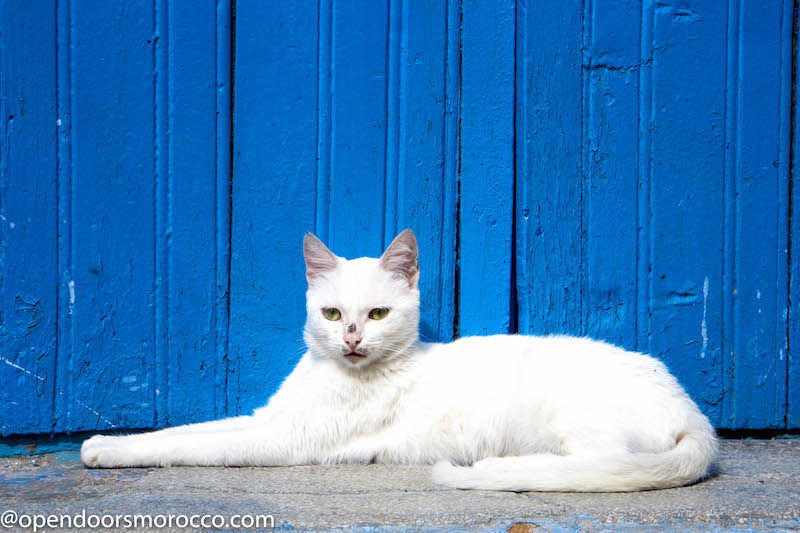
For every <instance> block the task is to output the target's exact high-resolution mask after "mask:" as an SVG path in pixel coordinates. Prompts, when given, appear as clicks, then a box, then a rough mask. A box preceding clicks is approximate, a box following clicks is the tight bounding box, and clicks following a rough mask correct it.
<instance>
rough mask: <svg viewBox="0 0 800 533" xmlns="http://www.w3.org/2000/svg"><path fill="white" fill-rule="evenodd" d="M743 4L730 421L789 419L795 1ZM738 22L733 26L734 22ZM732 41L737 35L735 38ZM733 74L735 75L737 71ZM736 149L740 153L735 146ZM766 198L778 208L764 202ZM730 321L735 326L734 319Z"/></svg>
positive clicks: (748, 423) (776, 423) (775, 423)
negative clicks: (787, 50) (790, 163)
mask: <svg viewBox="0 0 800 533" xmlns="http://www.w3.org/2000/svg"><path fill="white" fill-rule="evenodd" d="M739 7H740V11H739V12H738V21H737V22H738V24H737V26H738V31H737V32H730V33H734V34H735V33H738V43H737V45H736V48H735V51H736V56H735V57H729V58H728V61H733V60H735V61H736V62H737V64H738V65H737V72H738V75H737V79H736V87H737V89H738V93H737V100H738V102H737V106H738V107H737V109H736V118H735V120H736V133H737V135H736V137H735V141H736V142H735V152H734V154H735V167H734V170H735V174H734V176H729V179H733V180H734V184H733V187H734V188H735V200H733V199H732V201H731V202H730V203H728V205H727V206H726V208H731V209H733V210H734V212H735V215H734V216H735V219H734V227H732V228H731V227H729V228H728V229H729V230H730V231H732V232H733V238H732V241H731V242H732V245H733V253H734V264H733V272H732V276H733V278H732V284H733V287H732V288H733V295H732V296H733V302H732V304H733V305H732V307H733V308H732V315H733V328H734V330H733V331H732V332H726V333H727V334H728V335H727V339H726V340H729V341H730V342H729V343H728V344H727V345H728V346H730V348H731V349H730V351H729V354H730V355H729V357H730V358H731V359H730V364H731V366H730V370H731V373H730V375H729V376H728V378H729V379H728V381H727V383H726V385H727V389H728V391H729V393H728V394H727V396H726V403H725V410H724V413H725V415H726V416H725V419H724V420H723V424H725V425H732V426H733V427H736V428H765V427H771V428H779V427H784V424H785V421H784V416H785V414H786V379H787V376H786V352H787V330H786V328H787V323H786V309H787V305H788V302H787V296H788V287H787V281H788V275H787V247H788V234H787V228H788V223H787V222H788V188H789V172H788V160H789V146H788V130H786V128H787V126H788V124H787V123H788V120H787V118H786V116H785V111H786V110H787V109H788V107H787V106H788V105H789V99H788V96H787V95H788V92H789V81H788V80H789V76H790V64H789V61H790V59H789V56H788V54H785V53H783V52H782V50H783V48H784V42H786V43H787V44H786V46H789V45H788V42H789V40H790V35H789V34H788V29H787V28H788V26H789V25H790V20H791V17H792V6H791V5H789V4H788V3H786V2H783V1H782V0H774V1H772V2H769V3H764V2H753V1H748V0H745V1H743V2H741V3H740V6H739ZM730 29H731V28H729V30H730ZM731 47H733V44H731ZM729 83H730V80H729ZM731 155H733V154H731ZM765 206H770V208H768V209H765ZM726 329H727V328H726Z"/></svg>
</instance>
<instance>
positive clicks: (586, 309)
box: [582, 0, 647, 349]
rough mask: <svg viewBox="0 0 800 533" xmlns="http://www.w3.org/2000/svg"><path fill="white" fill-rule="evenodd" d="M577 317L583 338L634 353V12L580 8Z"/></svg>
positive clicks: (631, 7)
mask: <svg viewBox="0 0 800 533" xmlns="http://www.w3.org/2000/svg"><path fill="white" fill-rule="evenodd" d="M585 10H586V11H585V15H584V18H585V24H584V28H585V33H586V35H585V37H584V41H585V45H584V46H585V47H586V53H585V54H584V56H583V57H584V59H583V61H584V64H583V68H584V94H585V95H586V100H585V102H584V111H583V112H584V119H583V124H584V128H585V130H584V138H585V143H584V144H585V146H584V150H583V157H584V160H583V165H582V168H583V173H584V176H583V189H582V196H583V203H584V213H583V236H584V261H585V265H584V270H583V276H584V283H585V288H584V290H585V292H584V297H583V313H584V321H585V324H586V326H585V330H586V334H587V335H589V336H590V337H592V338H595V339H601V340H605V341H608V342H612V343H615V344H617V345H621V346H624V347H626V348H629V349H636V348H637V336H636V327H637V257H638V247H637V246H638V236H637V232H638V227H639V216H638V215H639V213H638V207H637V202H638V184H639V173H638V170H639V167H638V154H639V128H638V124H637V121H636V120H634V119H635V117H637V116H638V113H639V71H640V70H641V69H642V68H646V67H647V65H646V63H645V64H643V62H642V61H641V58H640V55H641V46H640V38H641V35H640V23H639V22H640V20H639V19H640V10H639V8H638V4H637V3H635V2H616V1H608V0H594V1H587V2H586V5H585Z"/></svg>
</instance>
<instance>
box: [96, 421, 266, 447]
mask: <svg viewBox="0 0 800 533" xmlns="http://www.w3.org/2000/svg"><path fill="white" fill-rule="evenodd" d="M255 424H256V419H255V418H254V417H253V416H236V417H231V418H223V419H221V420H211V421H209V422H199V423H196V424H186V425H183V426H174V427H170V428H165V429H159V430H156V431H148V432H146V433H134V434H132V435H94V436H93V437H91V438H89V439H87V440H86V441H85V442H84V443H83V444H84V445H88V446H89V447H93V446H100V445H106V444H111V443H114V442H119V440H120V439H125V440H126V441H127V442H135V441H142V440H147V439H158V438H163V437H165V436H167V435H177V434H184V433H185V434H188V433H195V434H197V433H208V432H218V431H231V430H233V429H242V428H245V427H251V426H254V425H255Z"/></svg>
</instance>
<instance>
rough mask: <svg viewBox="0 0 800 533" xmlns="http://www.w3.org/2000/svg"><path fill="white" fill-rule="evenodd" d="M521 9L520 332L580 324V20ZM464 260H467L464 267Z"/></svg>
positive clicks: (570, 13)
mask: <svg viewBox="0 0 800 533" xmlns="http://www.w3.org/2000/svg"><path fill="white" fill-rule="evenodd" d="M562 7H563V6H562V4H560V3H557V2H532V3H527V2H518V4H517V51H516V57H517V74H516V79H517V83H516V86H517V101H518V104H517V118H516V120H517V135H516V156H517V179H516V223H517V225H516V246H515V250H516V273H517V276H516V278H517V279H516V283H517V287H516V288H517V295H518V296H517V297H518V303H519V317H518V320H519V332H520V333H572V334H581V333H582V332H583V331H584V325H583V323H582V305H583V304H582V298H583V287H582V275H583V274H582V270H581V269H582V253H583V249H582V237H581V232H582V198H581V191H582V186H581V176H582V168H581V153H582V142H583V139H582V101H583V95H582V90H583V82H582V80H583V78H582V70H581V61H582V54H583V48H582V37H583V27H582V13H581V11H580V10H579V9H576V8H571V9H562ZM465 260H466V258H463V257H462V258H461V261H462V262H463V261H465Z"/></svg>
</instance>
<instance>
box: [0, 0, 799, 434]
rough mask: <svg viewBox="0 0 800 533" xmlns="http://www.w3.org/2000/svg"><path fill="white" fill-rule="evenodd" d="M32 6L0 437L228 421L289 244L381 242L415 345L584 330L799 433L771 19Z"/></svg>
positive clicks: (648, 6)
mask: <svg viewBox="0 0 800 533" xmlns="http://www.w3.org/2000/svg"><path fill="white" fill-rule="evenodd" d="M34 4H36V3H33V4H31V5H27V6H23V7H19V6H14V7H13V8H12V7H10V6H9V5H6V4H4V5H3V7H2V8H0V9H1V10H0V35H2V49H0V117H2V120H1V121H0V127H2V130H1V131H0V215H2V216H3V217H4V218H2V219H0V266H2V268H0V296H1V297H2V298H1V299H0V312H1V313H2V315H0V350H1V351H2V353H0V357H3V360H2V361H0V400H1V401H2V403H3V404H2V406H0V416H2V419H1V420H0V431H2V432H3V434H11V433H42V432H50V431H55V432H63V431H78V430H84V429H85V430H96V429H107V428H110V427H112V426H118V427H123V428H135V427H154V426H160V425H165V424H176V423H182V422H190V421H196V420H203V419H208V418H213V417H218V416H223V415H226V414H236V413H242V412H248V411H250V410H251V409H252V408H253V407H256V406H258V405H260V404H261V403H263V402H264V401H265V400H266V398H267V397H268V396H269V394H271V392H272V391H274V390H275V388H276V387H277V386H278V384H279V383H280V381H281V380H282V379H283V377H284V376H285V375H286V374H287V373H288V372H289V371H290V370H291V368H292V367H293V366H294V364H295V362H296V361H297V359H298V357H299V356H300V354H301V353H302V351H303V350H304V347H303V345H302V340H301V335H300V333H301V329H302V324H303V321H304V319H305V309H304V300H303V293H304V290H305V279H304V276H303V264H302V257H301V254H300V241H301V238H302V235H303V233H304V232H305V231H308V230H312V231H314V232H315V233H317V234H318V235H319V236H320V237H321V238H323V240H325V241H326V242H329V243H330V244H331V247H332V249H333V250H334V251H335V252H336V253H338V254H340V255H344V256H348V257H355V256H361V255H377V254H379V253H380V252H381V251H382V249H383V248H384V247H385V246H386V244H387V243H388V242H389V241H390V240H391V239H392V238H393V237H394V235H395V234H396V233H397V232H398V231H399V230H402V229H403V228H405V227H411V228H413V229H414V230H415V232H416V233H417V237H418V241H419V245H420V252H421V269H422V278H421V282H420V284H421V289H422V306H423V307H422V324H421V334H422V336H423V338H425V339H437V340H447V339H450V338H452V336H453V335H454V334H456V333H457V334H460V335H465V334H474V333H490V332H504V331H514V330H515V329H516V328H517V327H518V329H519V331H520V332H523V333H529V332H532V333H557V332H564V333H573V334H585V335H591V336H593V337H596V338H602V339H606V340H609V341H611V342H615V343H617V344H621V345H623V346H626V347H629V348H637V349H640V350H642V351H648V352H652V353H654V354H655V355H656V356H657V357H659V358H661V359H662V360H664V361H665V362H666V363H667V364H668V365H669V366H670V368H672V370H673V371H674V372H675V373H676V374H677V375H678V377H679V379H680V380H681V381H682V382H683V383H684V384H685V385H686V386H687V388H688V389H689V391H690V393H691V394H692V395H693V396H694V397H695V398H697V399H698V401H699V403H700V405H701V407H702V409H703V410H704V411H705V412H706V413H707V414H709V415H710V416H711V417H712V419H713V420H714V422H715V423H716V424H718V425H720V426H721V427H730V428H767V427H772V428H780V427H789V428H797V427H800V414H798V413H800V409H798V405H800V400H798V397H799V396H800V378H798V375H800V363H798V358H797V357H796V356H795V355H794V354H793V353H792V352H793V351H796V350H794V347H795V346H796V345H797V344H798V342H800V340H798V331H800V330H798V326H797V320H794V319H793V317H794V316H795V315H797V314H798V313H799V312H800V311H799V309H800V308H798V303H797V302H798V301H800V296H798V295H799V294H800V282H798V279H800V268H798V266H797V265H798V264H799V261H798V259H797V258H798V257H800V249H798V244H797V243H798V242H800V230H798V222H797V217H790V209H791V211H792V212H796V211H798V209H800V204H798V198H800V192H798V191H797V188H796V187H797V186H796V184H795V183H793V182H790V178H789V176H790V173H789V169H790V164H791V165H794V166H795V167H796V160H795V161H793V162H790V161H789V147H790V144H791V143H792V142H794V143H797V142H798V141H797V138H798V137H797V134H796V133H793V132H792V131H790V120H789V119H790V116H789V114H790V109H791V79H790V78H791V75H792V64H791V63H792V52H793V50H792V43H791V30H792V23H793V21H792V16H793V14H792V8H793V6H792V4H791V2H789V1H788V0H770V3H768V4H767V5H764V4H763V3H756V2H752V1H751V0H731V1H730V2H727V3H716V4H715V3H708V2H700V1H699V0H691V1H688V2H683V3H681V4H680V5H677V4H670V3H663V2H658V3H656V2H644V3H641V4H640V3H636V2H632V1H622V2H618V1H612V0H585V1H584V2H582V3H578V4H571V5H569V6H566V5H564V4H563V3H556V2H544V3H543V2H535V3H533V2H524V1H518V2H510V1H506V2H500V3H488V4H487V3H480V2H474V1H473V0H448V1H447V2H434V1H432V0H431V1H427V0H426V1H425V2H423V3H422V4H418V3H416V2H415V3H413V4H412V3H411V2H410V1H408V0H382V1H379V2H372V3H366V4H362V5H352V4H348V3H343V2H335V1H334V0H318V1H316V2H315V1H311V0H309V1H307V2H302V3H300V4H298V3H295V2H273V3H270V4H268V5H264V4H263V3H260V2H253V1H252V0H239V1H237V2H236V24H235V43H233V42H232V41H231V39H232V35H233V33H234V32H233V25H232V11H231V10H232V6H231V3H230V2H229V1H227V0H225V1H221V2H217V3H216V5H207V6H199V7H198V6H196V5H194V4H191V5H190V4H189V3H187V2H181V1H169V0H147V1H145V0H138V1H136V2H129V3H123V2H120V1H117V0H114V1H112V2H107V3H104V4H102V5H95V4H94V3H92V4H91V5H90V3H89V2H85V1H84V0H70V1H64V2H58V3H57V5H54V4H52V3H51V4H43V5H38V4H36V5H34ZM109 21H112V22H111V23H109ZM234 44H235V58H234V57H233V56H234V46H233V45H234ZM795 70H796V69H795ZM796 75H797V73H796V72H795V76H796ZM687 80H690V81H689V82H687ZM234 81H235V84H232V83H233V82H234ZM233 87H235V89H234V88H233ZM231 91H233V92H235V94H234V96H235V98H234V99H232V98H231ZM232 100H234V101H235V105H232ZM795 112H797V110H796V109H795ZM12 115H13V116H12ZM234 119H235V120H234ZM795 123H797V120H795ZM798 151H800V148H798V147H797V145H796V144H795V148H794V154H795V155H796V154H797V153H798ZM791 188H794V190H792V191H790V189H791ZM790 202H792V203H793V205H792V206H790ZM12 223H13V224H14V227H11V224H12ZM790 248H791V249H790ZM457 263H458V269H457ZM229 269H230V270H229ZM28 326H31V327H28Z"/></svg>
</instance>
